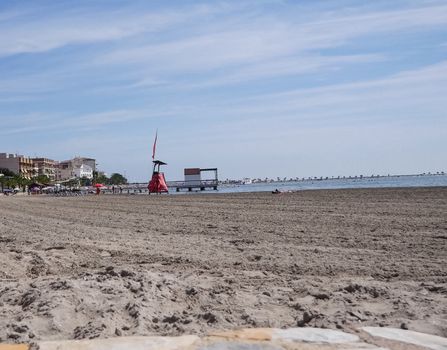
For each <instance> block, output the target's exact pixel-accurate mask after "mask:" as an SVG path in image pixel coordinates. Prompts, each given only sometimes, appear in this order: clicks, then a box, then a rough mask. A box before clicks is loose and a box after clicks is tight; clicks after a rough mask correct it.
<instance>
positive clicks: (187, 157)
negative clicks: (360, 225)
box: [0, 0, 447, 182]
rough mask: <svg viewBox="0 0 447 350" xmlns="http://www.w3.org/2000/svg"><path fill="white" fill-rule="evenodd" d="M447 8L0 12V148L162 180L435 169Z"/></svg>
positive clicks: (102, 5)
mask: <svg viewBox="0 0 447 350" xmlns="http://www.w3.org/2000/svg"><path fill="white" fill-rule="evenodd" d="M446 96H447V1H445V0H443V1H436V0H427V1H424V0H406V1H403V0H393V1H389V0H376V1H360V0H357V1H350V0H339V1H335V0H334V1H323V0H321V1H315V0H295V1H286V0H272V1H267V0H265V1H263V0H247V1H237V0H235V1H219V0H215V1H203V2H201V1H192V0H191V1H174V0H173V1H138V0H137V1H119V0H110V1H109V0H107V1H106V0H96V1H90V0H78V1H71V0H66V1H64V0H62V1H57V2H55V1H50V0H48V1H43V0H42V1H41V0H35V1H9V0H2V1H1V2H0V152H7V153H19V154H24V155H28V156H32V157H34V156H39V157H47V158H51V159H55V160H65V159H70V158H72V157H74V156H85V157H93V158H96V159H97V162H98V166H99V168H100V169H102V170H104V171H106V172H107V173H108V174H111V173H113V172H119V173H122V174H124V175H125V176H126V177H127V178H128V179H129V180H130V181H142V182H144V181H147V180H148V179H149V176H150V173H151V160H152V159H151V152H152V151H151V149H152V143H153V140H154V136H155V132H156V130H157V129H158V143H157V158H159V159H161V160H163V161H165V162H167V163H168V166H166V167H165V169H164V170H165V174H166V178H167V179H168V180H181V179H182V178H183V168H185V167H201V168H209V167H217V168H219V175H220V178H221V179H225V178H231V179H238V178H243V177H252V178H258V177H260V178H264V177H271V178H276V177H277V176H279V177H308V176H312V177H313V176H318V177H319V176H344V175H360V174H363V175H371V174H383V175H385V174H412V173H422V172H428V171H431V172H436V171H447V97H446Z"/></svg>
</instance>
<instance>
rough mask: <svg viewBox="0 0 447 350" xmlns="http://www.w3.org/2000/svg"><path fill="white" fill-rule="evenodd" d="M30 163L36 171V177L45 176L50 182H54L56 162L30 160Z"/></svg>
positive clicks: (39, 159) (50, 160)
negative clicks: (31, 162)
mask: <svg viewBox="0 0 447 350" xmlns="http://www.w3.org/2000/svg"><path fill="white" fill-rule="evenodd" d="M32 161H33V163H34V167H35V168H36V169H37V174H36V175H45V176H47V177H48V178H49V179H50V180H51V181H54V180H56V167H57V162H56V161H54V160H52V159H48V158H32Z"/></svg>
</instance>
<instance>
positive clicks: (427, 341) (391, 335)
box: [362, 327, 447, 350]
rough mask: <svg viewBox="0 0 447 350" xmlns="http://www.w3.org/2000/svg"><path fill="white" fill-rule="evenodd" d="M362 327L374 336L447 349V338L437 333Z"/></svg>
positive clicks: (438, 349)
mask: <svg viewBox="0 0 447 350" xmlns="http://www.w3.org/2000/svg"><path fill="white" fill-rule="evenodd" d="M362 329H363V330H364V331H365V332H367V333H368V334H370V335H372V336H374V337H381V338H386V339H390V340H394V341H399V342H402V343H408V344H414V345H419V346H424V347H425V348H428V349H433V350H447V338H442V337H438V336H436V335H431V334H425V333H419V332H414V331H407V330H404V329H398V328H386V327H363V328H362Z"/></svg>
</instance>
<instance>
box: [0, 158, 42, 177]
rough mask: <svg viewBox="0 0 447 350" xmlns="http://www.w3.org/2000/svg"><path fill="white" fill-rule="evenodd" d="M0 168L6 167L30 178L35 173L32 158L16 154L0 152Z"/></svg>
mask: <svg viewBox="0 0 447 350" xmlns="http://www.w3.org/2000/svg"><path fill="white" fill-rule="evenodd" d="M0 168H3V169H8V170H10V171H12V172H13V173H15V174H17V175H20V176H23V177H24V178H26V179H31V178H32V177H33V176H35V175H36V173H37V169H36V167H35V166H34V163H33V160H32V159H31V158H29V157H25V156H23V155H18V154H10V153H0Z"/></svg>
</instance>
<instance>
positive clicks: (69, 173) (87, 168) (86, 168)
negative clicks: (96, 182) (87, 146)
mask: <svg viewBox="0 0 447 350" xmlns="http://www.w3.org/2000/svg"><path fill="white" fill-rule="evenodd" d="M95 169H96V160H95V159H92V158H83V157H75V158H73V159H70V160H65V161H62V162H60V163H59V164H58V165H57V171H56V179H57V180H58V181H65V180H70V179H73V178H83V177H84V178H87V179H93V172H94V171H95Z"/></svg>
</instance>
